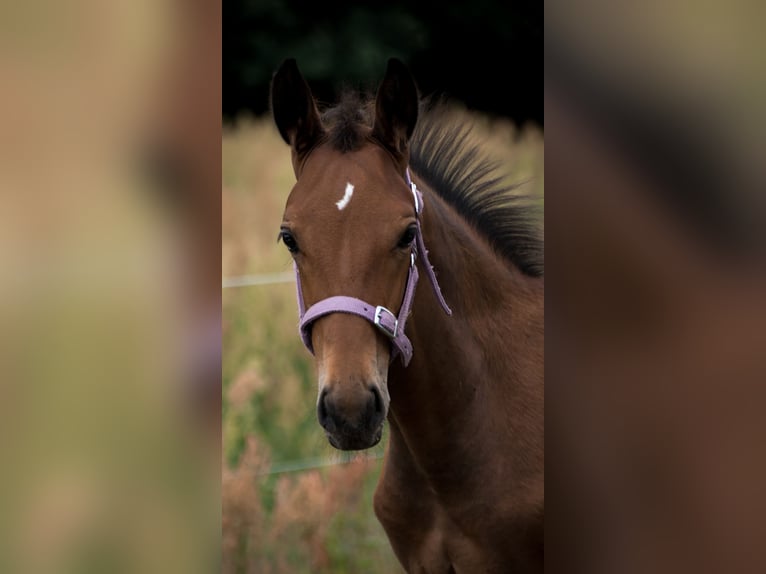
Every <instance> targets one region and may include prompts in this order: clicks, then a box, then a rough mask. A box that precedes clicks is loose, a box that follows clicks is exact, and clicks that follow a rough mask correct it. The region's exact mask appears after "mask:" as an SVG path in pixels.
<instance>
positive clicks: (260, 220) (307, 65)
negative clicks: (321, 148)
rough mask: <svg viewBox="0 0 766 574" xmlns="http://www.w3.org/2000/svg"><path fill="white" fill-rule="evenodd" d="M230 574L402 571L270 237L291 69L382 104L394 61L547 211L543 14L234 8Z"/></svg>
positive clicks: (227, 407) (230, 46) (227, 148)
mask: <svg viewBox="0 0 766 574" xmlns="http://www.w3.org/2000/svg"><path fill="white" fill-rule="evenodd" d="M223 17H224V27H223V30H224V33H223V37H224V60H223V112H224V118H223V119H224V133H223V144H222V145H223V147H222V161H223V163H222V181H223V189H222V217H223V224H222V225H223V229H222V233H223V235H222V238H223V239H222V272H223V449H224V453H223V454H224V456H223V458H224V470H223V483H222V489H223V567H224V571H225V572H227V573H235V572H236V573H239V572H259V573H260V572H264V573H268V572H271V573H327V574H329V573H333V574H335V573H343V572H347V573H349V574H350V573H359V572H364V573H370V574H374V573H386V574H390V573H395V572H402V570H401V567H400V566H399V564H398V561H397V560H396V558H395V556H394V555H393V552H392V551H391V549H390V546H389V543H388V540H387V538H386V536H385V533H384V532H383V529H382V527H381V526H380V524H379V523H378V521H377V519H376V517H375V515H374V513H373V509H372V495H373V492H374V489H375V486H376V484H377V481H378V476H379V474H380V471H381V463H382V458H383V455H384V452H385V442H386V441H385V435H384V440H383V441H382V442H381V444H380V445H378V446H377V447H375V448H374V449H371V450H370V451H366V452H362V453H353V454H350V453H341V452H340V451H337V450H335V449H333V448H332V447H331V446H329V444H328V443H327V440H326V438H325V437H324V433H323V431H322V429H321V428H320V426H319V424H318V422H317V419H316V393H317V383H316V376H315V372H314V365H313V360H312V357H311V355H310V354H309V353H308V351H307V350H306V349H305V348H304V347H303V344H302V343H301V341H300V338H299V336H298V328H297V325H298V316H297V305H296V298H295V284H294V278H293V272H292V263H291V262H292V259H291V258H290V256H289V254H288V253H287V251H286V250H285V249H284V246H283V245H281V244H277V242H276V238H277V233H278V231H279V225H280V223H281V218H282V211H283V209H284V205H285V201H286V199H287V196H288V194H289V193H290V190H291V188H292V186H293V185H294V183H295V175H294V174H293V170H292V166H291V163H290V149H289V147H288V146H287V145H286V144H285V143H284V141H283V140H282V139H281V137H280V136H279V134H278V132H277V130H276V127H275V126H274V125H273V121H272V119H271V117H270V115H269V85H270V81H271V77H272V74H273V73H274V71H276V69H277V67H278V66H279V65H280V63H281V62H282V61H283V60H284V59H285V58H288V57H295V58H296V59H297V61H298V65H299V67H300V69H301V71H302V73H303V74H304V76H305V78H306V79H307V81H308V82H309V84H310V86H311V88H312V90H313V92H314V95H315V97H316V98H317V99H318V100H319V101H320V103H321V104H331V103H333V102H334V101H335V99H336V97H337V95H338V92H339V90H341V89H343V88H353V89H360V90H363V91H368V92H372V93H374V90H375V89H376V88H377V84H378V82H379V81H380V80H381V79H382V77H383V73H384V72H385V69H386V62H387V60H388V58H390V57H398V58H400V59H402V60H403V61H404V62H405V63H406V64H407V65H408V66H409V67H410V69H411V71H412V73H413V75H414V77H415V80H416V82H417V83H418V86H419V88H420V91H421V93H422V94H423V95H444V96H447V97H449V98H450V99H451V100H452V101H453V102H454V103H455V104H456V105H458V106H460V107H462V108H464V110H465V111H466V113H469V114H471V115H472V116H473V119H474V121H475V124H476V125H475V129H476V132H477V134H478V135H480V136H481V137H483V138H484V140H485V141H486V144H487V153H488V154H489V155H490V156H492V157H494V158H495V159H498V160H499V161H500V162H501V163H502V164H503V167H504V168H505V169H506V171H507V172H508V174H509V177H510V178H511V180H512V181H513V182H515V183H520V182H523V185H522V191H524V192H528V193H530V194H532V195H534V196H536V197H538V198H539V201H542V196H543V185H544V178H543V116H542V107H543V99H542V94H543V83H542V80H543V76H542V67H541V63H542V47H543V44H542V40H543V37H542V4H537V5H533V4H532V3H531V2H524V3H521V2H518V3H507V2H484V1H479V2H472V3H469V4H466V3H450V2H447V3H442V4H440V5H439V8H438V13H437V12H434V11H433V10H432V9H428V8H427V7H426V6H424V5H420V4H418V3H411V2H386V3H374V2H358V3H352V4H349V3H341V2H323V3H305V2H296V1H285V0H275V1H270V2H263V1H239V2H233V1H227V2H225V3H224V12H223Z"/></svg>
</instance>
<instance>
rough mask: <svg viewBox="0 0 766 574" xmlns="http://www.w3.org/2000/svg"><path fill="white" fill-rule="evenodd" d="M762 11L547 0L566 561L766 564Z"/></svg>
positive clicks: (645, 567)
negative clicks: (760, 24) (765, 546)
mask: <svg viewBox="0 0 766 574" xmlns="http://www.w3.org/2000/svg"><path fill="white" fill-rule="evenodd" d="M764 16H766V11H765V10H764V6H763V5H762V4H754V3H750V2H738V1H735V2H713V3H705V4H704V5H703V4H699V3H696V2H687V1H679V0H674V1H671V2H642V3H640V4H634V5H625V4H615V3H608V2H598V1H596V2H575V3H571V2H547V3H546V22H545V58H546V62H545V74H546V81H545V114H546V119H547V120H548V132H547V140H546V144H547V145H546V151H547V157H546V176H547V188H546V199H547V202H546V214H545V215H546V227H547V230H548V234H547V237H546V240H547V245H546V274H547V282H548V285H547V291H546V301H545V303H546V467H547V468H546V471H547V478H548V480H547V482H546V494H547V502H548V513H547V516H546V544H547V546H548V550H549V552H548V558H549V561H548V566H549V567H552V568H554V570H561V571H564V572H574V571H582V572H593V573H596V572H598V573H612V572H621V573H633V572H653V573H659V572H663V573H665V572H668V573H670V572H672V573H679V572H700V571H707V572H735V571H736V572H763V571H766V552H764V546H763V540H764V534H766V527H765V524H766V523H765V522H764V519H763V517H764V516H765V515H766V497H764V494H763V484H765V483H766V450H764V448H763V446H764V440H766V418H764V416H763V414H764V409H763V405H764V404H766V353H765V352H764V350H765V349H766V338H765V337H764V333H766V257H764V256H765V255H766V249H765V248H766V242H765V241H764V239H765V238H766V235H765V234H764V232H765V231H766V209H764V207H765V206H766V195H765V194H764V190H766V177H765V176H766V169H764V167H765V166H766V163H764V150H766V145H764V144H766V142H765V141H764V139H765V137H766V136H765V134H766V130H765V129H764V128H766V123H765V122H764V120H766V108H765V107H764V105H763V103H764V101H766V99H764V90H765V89H766V74H765V73H764V71H765V68H764V66H763V54H764V50H765V49H766V42H765V41H764V36H763V34H762V31H761V29H760V26H759V24H757V22H762V21H763V17H764Z"/></svg>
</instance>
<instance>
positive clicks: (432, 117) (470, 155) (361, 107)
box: [322, 92, 544, 276]
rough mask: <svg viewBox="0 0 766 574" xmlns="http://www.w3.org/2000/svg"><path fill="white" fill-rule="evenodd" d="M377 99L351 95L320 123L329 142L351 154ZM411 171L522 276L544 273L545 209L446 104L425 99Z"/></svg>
mask: <svg viewBox="0 0 766 574" xmlns="http://www.w3.org/2000/svg"><path fill="white" fill-rule="evenodd" d="M373 104H374V100H372V99H370V98H364V97H362V96H360V95H359V94H357V93H354V92H347V93H345V94H343V95H342V97H341V99H340V103H338V104H337V105H336V106H334V107H332V108H329V109H327V110H326V111H325V112H324V113H323V115H322V119H323V121H324V123H325V126H326V128H327V138H328V141H329V142H330V144H331V145H332V146H333V147H334V148H335V149H337V150H339V151H342V152H349V151H353V150H355V149H358V148H359V147H361V145H362V144H363V143H364V141H365V140H366V138H367V136H368V134H369V129H370V127H371V124H372V118H373V116H374V106H373ZM410 167H411V168H412V171H413V172H415V173H417V174H418V175H419V176H420V177H421V178H423V180H425V181H426V183H428V185H429V186H430V187H431V188H432V189H433V190H434V191H435V192H436V193H438V194H439V196H441V197H442V199H444V200H445V201H447V202H448V203H449V204H450V205H452V206H453V207H454V208H455V209H456V210H457V211H458V213H460V214H461V215H462V216H463V217H464V218H465V219H466V220H467V221H469V222H470V223H471V224H473V225H474V227H475V228H476V229H477V230H478V231H479V232H480V233H482V235H484V236H485V237H486V238H487V239H488V240H489V242H490V244H491V245H492V246H493V247H494V248H495V249H496V250H497V251H498V252H499V253H500V254H501V255H502V256H503V257H505V258H506V259H507V260H509V261H510V262H512V263H513V264H515V265H516V266H517V267H519V269H521V271H522V272H524V273H525V274H527V275H532V276H542V275H543V266H544V265H543V253H544V247H543V238H542V231H541V225H540V214H541V209H540V207H538V204H537V202H535V201H534V200H533V199H532V198H530V197H529V196H527V195H525V194H523V193H520V192H519V187H520V184H511V183H508V181H507V174H506V173H504V171H503V166H502V164H501V163H500V162H499V161H498V160H495V159H494V158H492V157H491V155H490V154H489V153H488V151H487V150H485V149H484V147H483V145H482V144H481V142H480V141H479V140H478V139H477V138H475V137H474V136H473V120H472V118H471V116H470V115H469V114H468V113H467V112H464V111H460V110H458V109H456V108H454V107H452V106H450V105H449V104H447V103H446V102H444V101H424V102H423V103H422V105H421V109H420V113H419V115H418V123H417V125H416V127H415V133H414V134H413V136H412V139H411V140H410Z"/></svg>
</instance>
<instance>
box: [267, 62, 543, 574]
mask: <svg viewBox="0 0 766 574" xmlns="http://www.w3.org/2000/svg"><path fill="white" fill-rule="evenodd" d="M429 102H430V103H429ZM271 108H272V114H273V117H274V121H275V123H276V127H277V129H278V130H279V133H280V134H281V136H282V138H283V139H284V140H285V142H286V143H287V144H289V146H290V150H291V159H292V166H293V170H294V172H295V176H296V183H295V185H294V187H293V188H292V190H291V192H290V194H289V196H288V199H287V202H286V205H285V210H284V216H283V220H282V223H281V226H280V231H279V238H278V239H279V240H281V241H282V242H283V243H284V245H285V246H286V248H287V249H288V250H289V252H290V254H291V255H292V259H293V266H294V269H295V273H296V278H297V281H296V286H297V298H298V308H299V315H300V327H299V332H300V336H301V337H302V338H303V342H304V343H305V345H306V347H307V348H308V349H309V351H311V352H312V353H313V355H314V357H315V366H316V373H317V379H318V396H317V417H318V420H319V423H320V425H321V427H322V428H323V429H324V432H325V434H326V436H327V439H328V440H329V443H330V444H331V445H332V446H334V447H335V448H338V449H341V450H361V449H366V448H369V447H372V446H374V445H375V444H377V443H378V442H379V441H380V440H381V436H382V429H383V426H384V422H385V421H387V422H388V429H389V433H388V434H389V441H388V448H387V451H386V455H385V460H384V462H383V469H382V472H381V476H380V479H379V482H378V485H377V488H376V491H375V494H374V498H373V507H374V511H375V514H376V516H377V518H378V520H379V521H380V522H381V524H382V526H383V529H384V530H385V532H386V535H387V536H388V539H389V541H390V543H391V546H392V548H393V550H394V553H395V554H396V556H397V558H398V560H399V561H400V562H401V564H402V566H403V567H404V569H405V570H406V571H407V572H427V573H447V572H452V573H471V574H474V573H477V572H542V571H543V514H544V512H543V508H544V470H543V469H544V436H543V435H544V429H543V426H544V425H543V422H544V390H543V389H544V368H543V358H544V352H543V347H544V327H543V319H544V307H543V295H544V278H543V239H542V230H541V226H540V224H539V222H538V218H537V217H536V214H537V213H538V212H539V206H538V207H535V205H534V204H529V203H525V202H524V201H520V200H519V198H520V197H521V196H520V194H519V193H518V191H517V190H514V186H512V185H509V184H508V183H507V182H505V180H504V179H503V178H502V177H501V175H500V174H499V172H498V164H497V162H496V161H494V160H492V159H491V158H490V157H489V156H488V154H486V153H482V149H481V146H480V145H479V144H477V143H475V142H474V141H473V140H472V139H471V137H470V136H471V134H472V131H471V127H470V124H468V123H467V121H466V120H465V117H463V116H460V117H463V119H462V120H461V119H460V118H459V117H457V116H455V115H454V114H453V113H451V112H450V111H449V109H450V108H449V106H447V105H446V103H444V102H436V103H434V102H433V100H428V99H421V97H420V94H419V91H418V88H417V86H416V83H415V80H414V78H413V76H412V75H411V73H410V71H409V69H408V68H407V67H406V66H405V64H403V63H402V62H401V61H399V60H397V59H393V58H392V59H390V60H389V61H388V64H387V68H386V72H385V76H384V78H383V80H382V82H381V83H380V85H379V87H378V89H377V93H376V94H375V95H374V97H369V98H364V97H362V96H360V95H359V94H353V93H352V94H346V95H345V96H343V97H342V98H341V99H340V102H339V103H337V104H336V105H334V106H332V107H330V108H328V109H326V110H324V111H322V112H320V110H319V106H318V104H317V102H316V100H315V99H314V96H313V95H312V92H311V89H310V87H309V85H308V83H307V82H306V80H305V79H304V77H303V75H302V74H301V72H300V70H299V68H298V66H297V63H296V61H295V60H294V59H287V60H285V61H284V62H283V63H282V64H281V66H280V67H279V68H278V70H277V71H276V72H275V73H274V75H273V77H272V86H271ZM421 275H424V276H425V281H422V282H420V283H419V284H418V278H419V277H420V276H421Z"/></svg>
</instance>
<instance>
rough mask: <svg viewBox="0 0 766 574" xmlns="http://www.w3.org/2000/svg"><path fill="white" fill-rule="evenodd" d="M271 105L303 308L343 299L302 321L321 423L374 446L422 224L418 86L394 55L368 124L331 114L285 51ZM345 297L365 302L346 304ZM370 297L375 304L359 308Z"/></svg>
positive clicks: (348, 442) (359, 115)
mask: <svg viewBox="0 0 766 574" xmlns="http://www.w3.org/2000/svg"><path fill="white" fill-rule="evenodd" d="M371 106H373V105H371ZM272 109H273V113H274V119H275V121H276V124H277V127H278V128H279V132H280V134H281V135H282V137H283V138H284V139H285V141H286V142H287V143H288V144H290V147H291V149H292V163H293V168H294V170H295V175H296V179H297V182H296V184H295V186H294V187H293V190H292V192H291V193H290V196H289V198H288V200H287V205H286V207H285V212H284V217H283V220H282V226H281V232H280V238H281V240H282V241H283V242H284V244H285V246H286V247H287V249H288V250H289V251H290V252H291V254H292V256H293V258H294V260H295V265H296V270H297V272H298V277H299V284H298V289H299V297H301V296H302V299H303V301H302V302H301V307H302V309H301V312H303V310H304V309H311V308H312V306H315V307H316V305H315V304H316V303H318V302H324V301H325V300H328V298H331V299H330V300H331V301H334V302H335V303H336V305H335V307H332V308H331V309H330V310H329V312H326V313H320V316H319V317H318V318H317V319H315V320H313V321H312V322H311V323H310V325H305V326H303V335H304V341H305V342H306V344H307V346H308V347H309V348H310V349H312V350H313V352H314V355H315V357H316V366H317V374H318V380H319V396H318V401H317V414H318V417H319V422H320V424H321V425H322V427H323V428H324V429H325V432H326V434H327V437H328V439H329V441H330V444H332V445H333V446H335V447H336V448H339V449H343V450H352V449H363V448H368V447H370V446H373V445H375V444H377V442H378V441H379V440H380V437H381V432H382V427H383V421H384V420H385V418H386V414H387V412H388V405H389V393H388V386H387V378H388V366H389V360H390V359H391V357H392V337H391V335H392V333H391V329H392V326H391V323H390V321H391V316H389V310H390V312H391V313H393V315H396V314H398V313H399V310H400V308H401V307H402V301H403V295H404V292H405V286H406V285H407V284H408V276H409V275H408V274H409V273H411V263H412V261H413V259H412V257H413V248H412V244H413V242H414V240H415V238H416V233H417V227H416V223H417V220H416V211H415V205H414V201H413V199H414V198H413V192H412V191H411V190H410V188H409V187H408V185H407V183H406V181H405V172H406V169H407V162H408V143H409V138H410V136H411V135H412V132H413V129H414V127H415V122H416V120H417V111H418V95H417V89H416V87H415V83H414V81H413V79H412V77H411V76H410V74H409V72H408V71H407V69H406V68H405V67H404V65H403V64H402V63H400V62H398V61H396V60H391V61H389V64H388V69H387V71H386V76H385V78H384V80H383V82H382V84H381V86H380V88H379V90H378V93H377V96H376V98H375V101H374V107H370V108H369V111H370V114H369V115H370V121H369V123H368V122H366V121H365V120H364V117H365V116H366V115H367V114H366V112H365V110H362V109H356V110H352V111H350V110H343V109H339V110H336V113H335V116H333V115H332V114H330V116H329V117H326V118H325V119H324V120H323V119H322V117H321V116H320V114H319V112H318V110H317V106H316V103H315V101H314V98H313V96H312V94H311V91H310V89H309V87H308V85H307V83H306V81H305V80H304V78H303V76H302V75H301V73H300V71H299V70H298V67H297V66H296V63H295V61H294V60H287V61H285V62H284V63H283V64H282V66H281V67H280V68H279V70H278V71H277V73H276V74H275V75H274V79H273V83H272ZM352 112H353V113H352ZM415 273H416V272H415ZM352 299H353V301H356V302H353V301H352ZM346 300H348V301H349V302H350V303H348V305H350V306H352V307H353V306H355V305H356V306H358V307H359V308H358V309H356V311H355V312H348V309H346V308H343V306H344V305H345V304H346ZM339 301H340V302H339ZM365 302H369V305H370V307H371V308H370V309H366V308H365V309H364V310H363V309H361V307H363V306H364V305H365ZM304 304H305V307H304ZM378 306H381V307H384V308H385V309H384V310H383V311H379V310H378V311H377V314H378V315H379V317H377V318H374V317H373V316H372V315H365V313H370V314H375V312H376V309H377V308H378ZM405 312H406V310H405ZM393 315H392V316H393ZM365 316H366V317H367V319H365V318H364V317H365ZM378 319H380V320H381V322H382V323H384V325H378V324H377V323H378ZM386 321H388V323H386ZM394 330H395V328H394Z"/></svg>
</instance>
